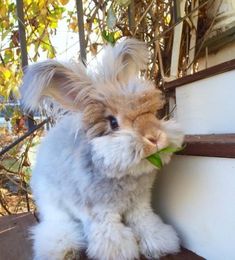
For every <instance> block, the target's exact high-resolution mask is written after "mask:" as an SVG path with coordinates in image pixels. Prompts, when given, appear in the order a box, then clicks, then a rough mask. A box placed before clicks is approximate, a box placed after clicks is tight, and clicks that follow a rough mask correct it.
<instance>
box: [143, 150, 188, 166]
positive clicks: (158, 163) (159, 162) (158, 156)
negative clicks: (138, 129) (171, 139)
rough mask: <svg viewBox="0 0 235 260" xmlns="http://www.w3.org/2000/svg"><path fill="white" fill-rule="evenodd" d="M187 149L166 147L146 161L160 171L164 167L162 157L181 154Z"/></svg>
mask: <svg viewBox="0 0 235 260" xmlns="http://www.w3.org/2000/svg"><path fill="white" fill-rule="evenodd" d="M184 148H185V147H184V146H183V147H171V146H168V147H165V148H163V149H161V150H159V151H158V152H156V153H154V154H152V155H150V156H148V157H147V158H146V159H147V160H148V161H149V162H151V163H152V164H153V165H155V166H156V167H157V168H158V169H161V168H162V167H163V162H162V159H161V155H163V154H164V153H165V154H166V153H177V152H180V151H182V150H183V149H184Z"/></svg>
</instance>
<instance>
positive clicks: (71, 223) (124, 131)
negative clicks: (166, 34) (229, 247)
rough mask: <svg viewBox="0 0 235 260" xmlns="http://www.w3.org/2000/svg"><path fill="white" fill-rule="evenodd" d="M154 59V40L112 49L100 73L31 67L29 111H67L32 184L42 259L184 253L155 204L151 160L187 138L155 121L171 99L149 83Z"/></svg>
mask: <svg viewBox="0 0 235 260" xmlns="http://www.w3.org/2000/svg"><path fill="white" fill-rule="evenodd" d="M147 62H148V50H147V47H146V45H145V43H143V42H141V41H138V40H136V39H125V40H123V41H121V42H119V43H117V44H116V45H115V46H109V45H107V46H106V47H105V48H104V51H103V54H102V56H101V57H100V58H99V59H97V66H96V68H94V67H92V68H89V69H87V68H86V67H85V66H84V64H83V63H82V62H78V63H75V62H69V63H66V62H59V61H56V60H46V61H42V62H39V63H36V64H33V65H30V66H29V67H28V68H27V70H26V73H25V76H24V78H23V83H22V86H21V95H22V101H23V104H24V107H25V109H27V110H30V111H35V110H37V109H38V108H39V107H40V106H41V105H42V103H43V102H44V100H45V99H48V98H49V99H51V100H54V101H55V102H57V103H59V104H60V106H61V107H62V108H63V109H65V110H66V111H67V113H65V114H64V115H63V116H62V117H61V118H60V119H59V120H58V122H57V123H56V125H55V126H54V127H53V128H52V129H51V130H50V131H49V133H47V135H46V136H45V137H44V139H43V141H42V143H41V145H40V148H39V150H38V154H37V162H36V165H35V167H34V169H33V174H32V178H31V183H30V185H31V188H32V192H33V195H34V199H35V202H36V205H37V208H38V210H39V214H40V223H38V224H37V225H36V226H34V227H33V228H32V230H31V232H32V236H33V251H34V260H49V259H53V260H61V259H65V258H66V256H67V255H68V254H70V252H78V254H79V252H81V251H83V250H86V254H87V255H88V257H89V258H90V259H98V260H131V259H139V258H140V256H141V255H144V256H145V257H146V258H148V259H158V258H159V257H161V256H163V255H166V254H169V253H173V254H174V253H177V252H178V251H179V250H180V239H179V237H178V235H177V234H176V232H175V230H174V229H173V228H172V227H171V226H170V225H167V224H164V223H163V221H162V220H161V218H160V217H159V216H158V215H156V214H155V213H154V212H153V210H152V208H151V188H152V186H153V182H154V179H155V176H156V172H157V170H156V167H155V166H154V165H152V164H151V163H150V162H149V161H148V160H147V159H146V157H148V156H149V155H151V154H153V153H155V152H156V151H157V150H159V149H162V148H164V147H167V146H168V145H171V146H177V147H178V146H181V144H182V142H183V133H182V131H181V130H180V128H179V126H178V124H177V123H175V122H174V121H172V120H169V121H166V120H163V119H162V120H159V119H158V118H157V117H156V112H157V111H158V110H159V109H161V108H162V107H163V105H164V102H165V101H164V98H163V95H162V93H161V91H160V90H158V89H156V87H155V85H154V84H153V83H152V82H151V81H149V80H147V79H144V78H143V77H140V70H143V69H144V68H146V65H147ZM170 157H171V155H165V156H164V158H162V160H163V161H164V163H168V162H169V160H170Z"/></svg>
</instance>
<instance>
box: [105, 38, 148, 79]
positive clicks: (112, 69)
mask: <svg viewBox="0 0 235 260" xmlns="http://www.w3.org/2000/svg"><path fill="white" fill-rule="evenodd" d="M148 56H149V55H148V50H147V46H146V44H145V43H144V42H141V41H139V40H136V39H133V38H132V39H125V40H123V41H122V42H120V43H118V44H116V45H115V46H114V47H111V46H109V47H107V48H106V50H105V54H104V56H103V61H102V63H103V70H104V76H105V79H106V80H112V79H114V80H118V81H121V82H124V83H128V81H129V80H130V79H131V78H132V77H136V76H138V74H139V72H140V70H142V69H145V68H146V65H147V62H148Z"/></svg>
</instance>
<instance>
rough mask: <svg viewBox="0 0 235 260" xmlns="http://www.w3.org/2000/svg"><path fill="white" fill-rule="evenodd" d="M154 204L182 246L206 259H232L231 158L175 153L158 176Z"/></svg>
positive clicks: (234, 191)
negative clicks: (178, 236) (175, 232)
mask: <svg viewBox="0 0 235 260" xmlns="http://www.w3.org/2000/svg"><path fill="white" fill-rule="evenodd" d="M154 206H155V208H156V209H157V211H158V212H160V215H161V216H162V217H163V219H164V220H165V221H167V222H168V223H171V224H173V225H174V227H175V228H176V230H177V231H178V233H179V235H180V237H181V239H182V244H183V246H184V247H186V248H188V249H191V250H192V251H194V252H196V253H197V254H198V255H201V256H203V257H205V258H206V259H208V260H233V259H235V235H234V233H235V160H234V159H224V158H208V157H196V156H175V158H174V160H173V161H172V163H171V164H170V165H169V166H167V167H166V168H165V169H164V170H163V171H162V172H161V173H160V174H159V176H158V179H157V185H156V188H155V192H154Z"/></svg>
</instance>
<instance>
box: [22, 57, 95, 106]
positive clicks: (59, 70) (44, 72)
mask: <svg viewBox="0 0 235 260" xmlns="http://www.w3.org/2000/svg"><path fill="white" fill-rule="evenodd" d="M90 89H91V80H90V79H89V77H88V75H87V73H86V70H85V68H84V66H83V65H82V64H76V63H71V64H66V63H60V62H58V61H55V60H47V61H43V62H39V63H36V64H33V65H30V66H29V67H28V68H27V70H26V74H25V76H24V78H23V84H22V86H21V96H22V101H23V105H24V107H25V109H28V110H36V109H38V107H39V105H40V103H41V101H42V100H43V99H44V97H52V98H54V99H55V100H56V101H57V102H58V103H59V104H61V105H62V107H64V108H65V109H69V110H74V109H80V107H81V106H82V103H83V102H84V101H85V99H86V98H88V96H89V90H90Z"/></svg>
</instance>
